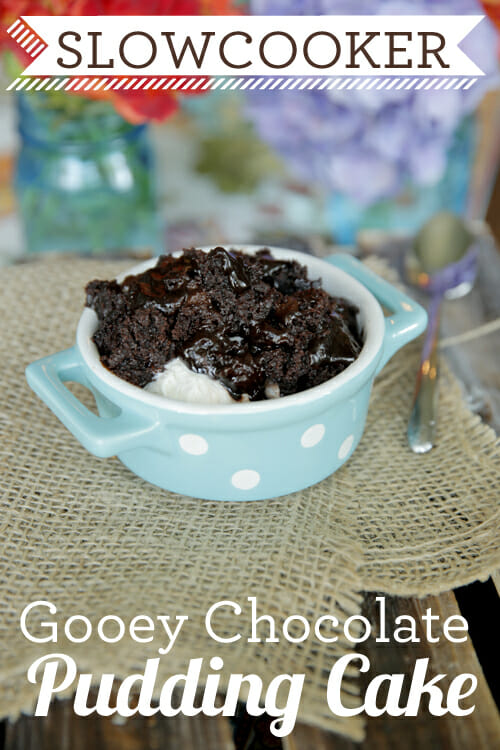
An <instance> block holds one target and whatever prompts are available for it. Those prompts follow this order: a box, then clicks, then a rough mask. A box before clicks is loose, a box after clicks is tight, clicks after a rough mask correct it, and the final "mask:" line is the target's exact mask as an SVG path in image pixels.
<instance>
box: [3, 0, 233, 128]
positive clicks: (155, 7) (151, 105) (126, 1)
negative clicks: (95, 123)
mask: <svg viewBox="0 0 500 750" xmlns="http://www.w3.org/2000/svg"><path fill="white" fill-rule="evenodd" d="M0 1H1V6H0V25H1V27H0V49H1V48H8V49H9V50H11V51H12V52H14V54H15V55H16V57H17V58H18V59H19V61H20V62H21V64H22V65H23V67H27V66H28V65H29V63H30V60H31V58H30V57H29V55H27V54H26V53H25V52H24V50H23V49H22V48H21V47H19V46H18V45H17V44H16V42H15V41H14V40H13V39H11V38H10V37H9V36H8V35H7V34H6V32H5V30H6V29H7V28H8V27H9V26H10V24H11V23H12V22H13V21H15V20H16V19H17V18H19V17H20V16H47V15H55V16H62V15H65V16H68V15H74V16H101V15H102V16H141V15H142V16H196V15H202V14H206V15H233V14H235V13H236V12H237V11H236V10H235V9H234V8H233V7H232V0H69V2H67V1H65V0H0ZM184 93H185V94H186V93H188V94H191V95H199V94H202V93H203V91H192V92H184ZM76 95H82V96H87V97H89V98H99V99H109V100H110V101H111V102H112V103H113V105H114V107H115V109H116V110H117V111H118V112H119V113H120V114H121V115H122V116H123V117H124V118H125V119H127V120H129V122H133V123H140V122H148V121H151V120H154V121H161V120H164V119H165V118H166V117H169V116H170V115H171V114H173V112H175V110H176V109H177V107H178V105H179V94H178V93H177V92H175V91H169V90H167V91H163V90H156V91H153V90H152V89H149V90H147V91H144V90H138V91H121V90H119V91H112V90H109V91H104V92H94V93H92V92H86V93H83V92H78V94H76Z"/></svg>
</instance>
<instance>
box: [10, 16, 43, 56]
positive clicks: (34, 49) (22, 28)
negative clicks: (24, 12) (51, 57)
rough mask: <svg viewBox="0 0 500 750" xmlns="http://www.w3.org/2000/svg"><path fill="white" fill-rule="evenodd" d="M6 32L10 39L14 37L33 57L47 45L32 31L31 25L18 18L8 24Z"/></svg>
mask: <svg viewBox="0 0 500 750" xmlns="http://www.w3.org/2000/svg"><path fill="white" fill-rule="evenodd" d="M7 34H9V35H10V36H11V37H12V39H15V40H16V42H17V43H18V44H19V46H20V47H22V48H23V49H24V50H25V51H26V52H27V53H28V55H29V56H30V57H32V58H33V59H35V57H38V55H39V54H41V53H42V52H43V50H44V49H46V47H47V44H46V43H45V42H44V41H43V39H42V38H41V37H39V36H38V34H37V33H36V32H35V31H33V29H32V28H31V26H29V25H28V24H27V23H26V22H25V21H22V20H21V19H20V18H18V19H17V21H14V23H13V24H12V25H11V26H9V28H8V29H7Z"/></svg>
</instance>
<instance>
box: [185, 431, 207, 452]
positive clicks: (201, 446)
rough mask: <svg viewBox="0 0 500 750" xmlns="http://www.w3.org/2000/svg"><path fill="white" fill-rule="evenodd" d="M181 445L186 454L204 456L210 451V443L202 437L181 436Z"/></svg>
mask: <svg viewBox="0 0 500 750" xmlns="http://www.w3.org/2000/svg"><path fill="white" fill-rule="evenodd" d="M179 445H180V446H181V448H182V450H183V451H184V452H185V453H190V454H191V455H192V456H202V455H203V454H204V453H206V452H207V450H208V443H207V441H206V440H205V438H204V437H201V435H181V436H180V438H179Z"/></svg>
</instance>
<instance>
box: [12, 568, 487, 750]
mask: <svg viewBox="0 0 500 750" xmlns="http://www.w3.org/2000/svg"><path fill="white" fill-rule="evenodd" d="M375 596H376V594H375V593H369V594H366V595H365V597H364V606H363V610H364V612H363V613H364V614H365V616H366V617H368V618H369V619H371V620H372V621H375V619H376V618H375V617H374V606H375ZM386 602H387V623H388V628H390V627H391V626H392V624H393V623H394V620H395V618H396V617H397V616H398V615H401V614H405V615H412V616H413V617H415V619H416V621H417V622H419V623H420V624H421V625H422V620H421V615H422V614H424V613H425V610H426V609H427V608H428V607H431V609H432V613H433V614H436V615H440V617H441V618H443V619H444V618H446V617H449V616H450V615H454V614H460V612H462V613H463V615H464V616H465V617H466V619H467V620H468V622H469V627H470V638H468V639H467V641H466V642H465V643H459V644H453V643H450V642H449V641H447V640H444V639H443V640H441V641H440V642H439V643H437V644H433V643H428V641H427V640H426V639H425V638H422V642H421V643H418V644H406V645H405V644H397V646H395V645H394V644H393V643H392V642H391V643H388V644H376V643H375V641H374V639H373V638H370V639H369V640H368V641H366V642H365V643H363V644H361V647H360V651H361V652H362V653H365V654H366V655H367V656H368V658H369V659H370V662H371V666H372V669H371V673H372V675H373V674H382V673H385V672H387V673H394V672H403V673H405V674H408V675H409V674H411V673H412V671H413V665H414V663H415V660H416V659H418V658H422V657H429V659H430V665H431V669H432V674H433V675H435V674H438V673H445V674H446V675H447V676H448V677H447V680H449V681H451V680H452V679H453V677H454V676H455V675H457V674H462V673H464V672H471V673H472V674H474V675H476V676H477V678H478V686H477V689H476V691H475V693H474V696H473V699H474V703H475V706H476V708H475V710H474V711H473V713H472V714H471V715H469V716H466V717H454V716H449V715H446V716H443V717H433V716H431V715H430V714H429V713H428V711H427V710H426V709H424V710H421V711H420V712H419V715H418V716H416V717H415V718H409V717H398V718H395V717H388V716H385V715H384V716H381V717H379V718H368V719H367V724H366V738H365V740H364V741H363V742H362V743H355V742H352V741H350V740H347V739H345V738H343V737H341V736H340V735H337V734H331V733H327V732H324V731H321V730H319V729H315V728H314V727H309V726H305V725H303V724H298V725H297V726H296V727H295V730H294V731H293V733H292V734H291V735H290V736H289V737H287V738H285V739H284V740H283V741H280V740H278V739H276V738H274V737H272V735H271V734H270V732H269V719H267V718H266V717H263V718H261V719H258V720H255V719H251V718H250V717H249V716H248V715H246V714H244V713H243V712H242V715H241V716H239V717H237V720H236V721H233V722H230V720H229V719H226V718H224V717H215V718H208V717H205V716H201V715H200V716H197V717H193V718H188V717H183V716H179V717H175V718H165V717H159V718H158V717H156V716H154V717H151V718H143V717H134V718H132V719H128V720H126V721H125V720H123V721H120V722H116V720H113V719H109V718H102V717H94V716H90V717H86V718H81V717H77V716H75V714H74V713H73V710H72V704H71V702H70V701H57V702H56V703H55V704H54V706H53V707H52V708H51V710H50V711H49V715H48V716H47V718H33V717H23V718H21V719H20V720H18V721H17V722H15V723H7V722H4V724H3V726H2V725H0V726H2V728H1V729H0V750H88V749H89V748H92V750H264V749H266V750H267V749H268V748H269V749H271V748H274V749H275V750H278V749H280V748H282V749H283V750H422V749H425V750H441V749H442V750H495V748H500V714H499V711H498V708H497V707H496V705H495V701H494V698H493V694H492V692H493V690H494V689H495V681H496V688H497V690H498V686H499V684H498V678H497V672H496V669H495V668H494V667H495V664H494V663H493V660H492V646H493V643H492V636H493V632H494V625H493V623H495V622H498V619H497V617H496V616H495V613H497V616H498V614H500V612H499V600H498V593H497V591H496V589H495V586H494V584H493V582H492V581H491V579H490V580H489V581H488V582H486V583H476V584H473V585H471V586H467V587H464V588H462V589H458V590H457V591H456V592H455V593H453V592H449V593H446V594H442V595H441V596H437V597H436V596H429V597H426V598H424V599H413V598H411V599H405V598H400V597H386ZM488 623H490V625H488ZM424 632H425V631H424V630H423V629H422V631H421V634H423V633H424ZM480 659H481V660H482V661H483V665H481V663H480ZM488 681H489V684H488ZM366 683H367V678H366V676H364V680H363V683H362V684H363V689H364V687H366ZM403 700H404V696H403ZM471 700H472V697H471V698H470V699H468V702H467V705H471V704H470V703H469V701H471Z"/></svg>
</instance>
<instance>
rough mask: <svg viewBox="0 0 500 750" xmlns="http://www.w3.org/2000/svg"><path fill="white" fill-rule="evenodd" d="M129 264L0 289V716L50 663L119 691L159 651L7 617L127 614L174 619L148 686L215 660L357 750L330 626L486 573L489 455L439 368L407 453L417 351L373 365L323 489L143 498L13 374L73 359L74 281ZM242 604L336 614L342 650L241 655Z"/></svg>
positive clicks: (29, 275)
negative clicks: (178, 628) (108, 679)
mask: <svg viewBox="0 0 500 750" xmlns="http://www.w3.org/2000/svg"><path fill="white" fill-rule="evenodd" d="M128 266H130V262H125V263H124V262H113V263H111V262H103V261H97V260H87V261H85V260H73V259H71V260H66V259H60V258H59V259H48V260H44V261H40V262H36V263H32V264H29V265H26V266H20V267H14V268H10V269H7V270H4V271H3V273H2V276H3V284H2V288H3V291H2V295H1V301H0V310H1V320H2V331H1V337H0V352H1V361H2V368H1V371H0V394H1V395H0V403H1V410H0V466H1V474H0V493H1V495H0V509H1V515H0V533H1V539H2V553H1V557H0V600H1V601H2V603H3V606H2V616H1V620H0V707H1V709H0V713H1V714H2V715H11V716H15V715H16V714H17V713H18V712H19V711H20V710H29V709H30V707H31V706H32V701H33V698H34V695H35V691H36V689H37V688H35V687H34V686H32V685H30V684H29V683H28V681H27V679H26V669H27V667H28V666H29V664H31V662H32V661H33V660H34V659H35V658H37V657H39V656H41V655H42V654H45V653H48V652H49V651H51V650H52V651H54V652H61V651H62V652H63V653H67V654H69V655H71V656H73V657H74V658H75V659H76V660H77V662H78V665H79V667H80V668H81V669H84V670H90V671H94V672H95V673H96V676H99V675H100V674H101V673H102V672H106V671H109V672H112V673H115V674H116V675H117V677H123V676H124V675H128V674H130V673H132V672H134V671H137V670H138V669H140V668H141V666H142V667H144V662H145V660H146V659H147V658H150V657H156V656H158V652H157V649H158V646H159V645H160V646H163V645H164V643H163V642H160V643H158V641H157V640H156V639H155V641H154V642H153V643H152V644H144V645H139V644H137V643H133V642H132V641H130V640H126V639H124V640H122V641H120V642H119V643H116V644H113V645H111V644H103V643H102V642H101V641H100V640H99V639H97V638H93V639H92V640H91V641H88V642H86V643H84V644H81V645H80V646H77V645H76V644H72V643H69V642H68V641H66V640H65V639H64V638H61V639H60V641H59V643H58V644H57V645H54V644H45V645H44V646H41V645H35V644H32V643H29V642H28V641H27V640H26V639H25V638H24V637H23V636H22V634H21V632H20V629H19V616H20V613H21V611H22V609H23V608H24V607H25V606H26V605H27V604H28V603H29V602H31V601H34V600H38V599H46V600H49V601H52V602H54V604H56V606H57V607H58V615H57V618H56V619H57V620H58V622H59V623H63V622H64V620H65V619H66V618H68V617H69V616H71V615H74V614H85V615H86V616H87V617H89V618H90V619H91V620H92V622H93V623H97V621H98V620H99V619H100V618H101V617H102V616H104V615H107V614H116V615H119V616H121V617H122V618H123V619H124V620H126V621H127V620H128V621H129V620H130V619H131V618H132V617H133V616H134V615H136V614H149V615H151V616H152V617H155V616H156V615H158V614H163V615H165V614H169V615H171V616H172V617H174V616H175V615H182V614H187V615H188V616H189V618H190V620H189V622H188V623H186V626H185V629H184V630H183V632H182V635H181V636H180V637H179V640H178V642H177V644H176V645H175V647H174V648H173V650H172V651H171V652H170V653H169V654H168V655H166V656H164V657H162V658H161V660H160V670H159V678H158V684H159V685H160V686H161V684H162V682H163V680H165V679H166V677H167V676H169V675H171V674H174V673H177V672H182V671H183V670H184V671H185V669H186V666H187V664H188V662H189V659H192V658H195V657H197V656H198V657H204V658H205V662H208V659H209V658H210V656H213V655H215V654H217V655H220V656H221V657H222V658H223V659H224V663H225V666H224V673H225V674H227V675H229V674H230V673H234V672H244V673H252V672H254V673H257V674H259V675H260V676H261V677H262V679H263V680H264V682H268V681H269V680H270V679H272V678H273V677H274V676H275V675H278V674H283V673H288V674H292V673H300V674H305V675H306V683H305V687H304V690H303V694H302V700H301V706H300V713H299V716H300V718H301V719H302V720H303V721H306V722H310V723H312V724H316V725H318V726H321V727H324V728H326V729H331V730H334V731H339V732H342V733H343V734H345V735H347V736H349V737H351V738H353V739H360V738H361V737H362V734H363V724H362V720H361V719H360V718H359V717H356V718H353V719H345V718H340V717H338V716H334V715H333V714H331V713H330V711H329V710H328V707H327V703H326V697H325V696H326V682H327V679H328V673H329V670H330V668H331V666H332V665H333V663H334V662H335V660H336V659H338V658H339V656H341V655H343V654H345V653H349V652H350V651H351V650H352V649H353V648H354V647H353V646H352V644H351V643H349V642H348V641H346V639H345V638H344V637H343V635H342V632H341V627H342V624H343V622H344V620H345V618H346V617H348V616H349V615H352V614H357V613H359V612H360V604H361V597H360V595H359V592H360V591H361V590H363V589H380V590H383V591H385V592H387V593H395V594H417V595H424V594H428V593H431V592H433V593H436V592H439V591H443V590H446V589H449V588H451V587H454V586H456V585H460V584H464V583H467V582H469V581H472V580H474V579H476V578H483V577H485V576H487V575H488V574H489V573H490V572H491V571H493V570H494V569H495V568H497V567H498V566H499V564H500V557H499V550H498V544H497V523H498V513H499V503H498V500H499V498H498V479H499V464H500V446H499V443H498V441H497V439H496V438H495V435H494V433H493V432H492V431H491V430H490V429H488V428H487V427H485V426H484V425H482V424H481V423H480V421H479V419H478V418H477V417H475V416H473V415H472V414H470V413H469V412H468V411H467V409H466V408H465V406H464V404H463V403H462V400H461V396H460V389H459V386H458V384H457V382H456V381H455V379H454V378H453V376H452V375H451V374H450V373H449V371H448V370H447V369H446V367H444V368H443V370H444V371H443V381H442V382H443V385H442V387H441V398H440V414H439V425H440V430H439V440H438V446H437V447H436V449H435V450H434V451H432V452H431V453H430V454H429V455H427V456H425V457H424V456H414V455H412V454H411V453H410V452H409V451H408V449H407V447H406V442H405V427H406V420H407V416H408V413H409V408H410V403H411V397H412V390H413V384H414V376H415V371H416V366H417V362H418V356H419V345H418V344H416V345H414V346H410V347H407V348H406V349H405V350H404V352H402V353H400V354H399V355H398V356H396V357H395V358H394V359H393V360H392V362H391V363H390V364H389V365H388V366H387V367H386V369H385V370H384V372H383V374H382V376H381V377H380V378H379V379H378V381H377V383H376V384H375V387H374V391H373V394H372V400H371V404H370V410H369V416H368V422H367V426H366V431H365V434H364V437H363V440H362V442H361V444H360V446H359V448H358V449H357V451H356V452H355V454H354V455H353V457H352V458H351V459H350V461H349V462H348V464H347V465H346V466H345V467H343V468H342V469H341V470H340V471H339V472H337V473H336V474H335V475H334V476H332V477H330V478H329V479H327V480H325V481H324V482H322V483H321V484H319V485H316V486H315V487H312V488H310V489H308V490H306V491H304V492H300V493H296V494H294V495H292V496H290V497H288V498H284V499H280V500H272V501H263V502H258V503H213V502H207V501H200V500H194V499H190V498H186V497H181V496H179V495H174V494H172V493H168V492H165V491H163V490H160V489H157V488H155V487H153V486H151V485H149V484H147V483H145V482H143V481H142V480H140V479H139V478H138V477H136V476H135V475H133V474H131V473H130V472H129V471H128V470H127V469H125V467H123V466H122V465H121V464H120V463H119V462H118V461H117V460H116V459H105V460H101V459H97V458H94V457H93V456H91V455H89V454H88V453H87V452H86V451H85V450H84V449H83V448H82V447H81V446H80V445H79V443H78V442H77V441H76V440H75V439H74V438H73V437H72V436H71V435H69V433H68V432H67V431H66V430H65V428H64V427H63V426H62V425H61V424H60V423H59V421H58V420H57V419H56V418H55V417H54V416H53V415H52V413H51V412H50V411H49V410H48V409H47V408H46V407H45V405H44V404H42V403H41V402H40V401H39V400H38V399H37V398H36V397H35V396H34V394H32V392H31V391H30V389H29V388H28V386H27V385H26V382H25V380H24V375H23V372H24V367H25V365H26V364H27V363H29V362H31V361H32V360H34V359H36V358H38V357H41V356H45V355H46V354H49V353H52V352H55V351H57V350H60V349H63V348H66V347H68V346H71V345H72V343H73V340H74V331H75V326H76V322H77V320H78V317H79V315H80V312H81V307H82V302H83V291H82V290H83V286H84V284H85V282H86V281H87V280H89V279H90V278H93V277H101V278H109V277H112V276H114V275H115V274H117V273H119V272H120V271H121V270H124V268H126V267H128ZM377 270H378V271H379V272H380V270H381V269H380V267H378V268H377ZM382 270H383V269H382ZM249 596H255V597H257V600H258V614H259V615H260V614H269V615H272V616H274V617H275V619H276V622H277V624H278V634H279V632H280V628H279V626H280V624H282V623H283V621H284V619H285V618H286V617H287V616H288V615H290V614H301V615H303V616H305V617H306V618H308V619H309V620H310V621H311V622H314V620H316V619H317V618H318V617H319V616H320V615H322V614H333V615H335V616H337V617H338V619H339V623H340V624H339V628H338V633H339V640H338V641H337V642H336V643H332V644H325V643H322V642H320V641H319V640H316V639H315V638H313V637H311V638H309V639H308V640H307V641H305V642H304V643H302V644H300V645H297V646H294V645H293V644H291V643H289V642H288V641H286V640H285V639H283V638H281V640H280V642H279V643H262V644H249V643H247V641H246V638H247V637H248V636H249V634H250V633H249V613H250V606H249V603H248V601H247V597H249ZM222 599H228V600H233V601H236V602H239V603H240V604H241V606H242V607H243V614H242V615H241V616H240V617H239V618H238V626H239V627H238V632H241V633H242V634H243V635H244V637H243V638H242V639H241V640H240V641H239V642H237V643H235V644H231V646H224V647H223V646H218V645H217V644H215V643H214V642H213V641H212V640H211V639H210V638H209V637H208V635H207V634H206V631H205V629H204V625H203V617H204V614H205V612H206V611H207V609H208V608H209V607H210V606H211V605H212V604H213V603H214V602H217V601H219V600H222ZM42 619H43V618H42ZM217 624H218V627H219V629H220V631H221V632H222V631H226V632H227V633H231V634H233V633H234V632H235V617H234V615H232V614H231V613H230V612H229V611H228V610H226V611H225V613H224V614H222V613H221V614H220V616H218V619H217ZM34 628H35V626H34V625H32V630H34ZM40 632H42V631H41V630H40ZM263 632H264V631H263ZM221 685H222V686H224V679H222V680H221ZM357 695H358V684H357V681H356V680H355V679H354V677H352V678H349V679H347V680H346V681H345V682H344V695H343V701H344V703H345V704H346V705H353V704H354V703H355V702H356V699H357V698H356V697H357Z"/></svg>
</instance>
